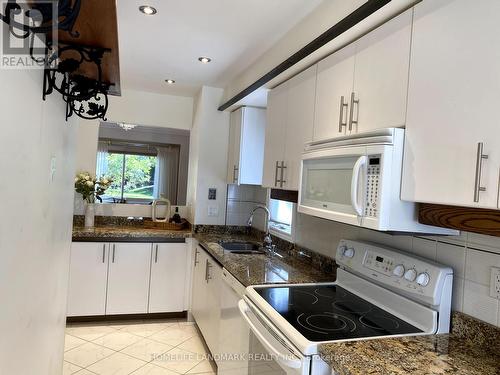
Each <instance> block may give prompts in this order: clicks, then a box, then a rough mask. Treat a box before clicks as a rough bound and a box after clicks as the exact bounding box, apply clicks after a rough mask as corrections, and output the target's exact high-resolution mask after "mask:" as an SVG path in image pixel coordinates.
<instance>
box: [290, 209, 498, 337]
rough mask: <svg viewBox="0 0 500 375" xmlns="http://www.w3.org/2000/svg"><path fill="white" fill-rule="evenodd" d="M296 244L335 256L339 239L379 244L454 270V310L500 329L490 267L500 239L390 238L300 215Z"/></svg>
mask: <svg viewBox="0 0 500 375" xmlns="http://www.w3.org/2000/svg"><path fill="white" fill-rule="evenodd" d="M297 216H298V217H297V228H296V242H297V243H298V244H300V245H302V246H304V247H306V248H309V249H311V250H315V251H317V252H320V253H322V254H324V255H326V256H329V257H332V258H333V257H335V250H336V248H337V245H338V242H339V240H341V239H343V238H346V239H353V240H356V239H358V240H364V241H370V242H376V243H379V244H382V245H386V246H389V247H394V248H398V249H402V250H404V251H408V252H411V253H414V254H417V255H419V256H422V257H425V258H428V259H432V260H435V261H437V262H440V263H443V264H446V265H449V266H451V267H452V268H453V270H454V288H453V309H454V310H455V311H462V312H464V313H466V314H469V315H471V316H474V317H476V318H478V319H481V320H483V321H486V322H488V323H491V324H494V325H497V326H499V327H500V301H499V300H497V299H494V298H491V297H490V296H489V282H490V267H492V266H495V267H500V238H498V237H491V236H483V235H479V234H474V233H465V232H464V233H462V234H461V235H460V236H436V237H416V236H407V235H390V234H387V233H383V232H376V231H372V230H368V229H362V228H358V227H354V226H351V225H346V224H341V223H336V222H333V221H328V220H324V219H319V218H315V217H312V216H307V215H302V214H298V215H297Z"/></svg>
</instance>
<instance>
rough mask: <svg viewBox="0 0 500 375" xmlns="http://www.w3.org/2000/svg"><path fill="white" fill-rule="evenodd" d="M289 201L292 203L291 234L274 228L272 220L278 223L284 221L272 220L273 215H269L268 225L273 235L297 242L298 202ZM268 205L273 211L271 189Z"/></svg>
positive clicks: (268, 195)
mask: <svg viewBox="0 0 500 375" xmlns="http://www.w3.org/2000/svg"><path fill="white" fill-rule="evenodd" d="M274 200H279V199H274ZM289 203H291V204H292V222H291V224H290V234H288V233H287V232H284V231H282V230H279V229H276V228H272V227H271V222H273V223H278V224H284V223H280V222H278V221H274V220H272V219H271V215H269V223H268V227H269V233H271V234H272V235H273V236H276V237H278V238H281V239H283V240H285V241H288V242H291V243H295V226H296V223H297V203H292V202H289ZM267 207H269V212H271V190H270V189H269V191H268V194H267Z"/></svg>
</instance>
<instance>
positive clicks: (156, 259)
mask: <svg viewBox="0 0 500 375" xmlns="http://www.w3.org/2000/svg"><path fill="white" fill-rule="evenodd" d="M155 263H158V244H156V247H155Z"/></svg>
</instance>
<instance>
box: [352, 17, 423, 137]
mask: <svg viewBox="0 0 500 375" xmlns="http://www.w3.org/2000/svg"><path fill="white" fill-rule="evenodd" d="M412 14H413V11H412V10H411V9H410V10H408V11H406V12H404V13H402V14H400V15H399V16H397V17H395V18H393V19H392V20H390V21H388V22H387V23H385V24H383V25H382V26H380V27H379V28H377V29H375V30H373V31H372V32H370V33H369V34H367V35H365V36H364V37H362V38H361V39H359V40H358V41H357V42H356V63H355V69H354V90H353V93H352V94H351V96H350V97H349V121H348V125H347V131H348V132H349V133H358V132H365V131H370V130H375V129H380V128H392V127H394V128H395V127H402V126H405V120H406V99H407V93H408V69H409V65H410V42H411V23H412Z"/></svg>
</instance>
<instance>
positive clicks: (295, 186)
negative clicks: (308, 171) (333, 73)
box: [283, 65, 317, 190]
mask: <svg viewBox="0 0 500 375" xmlns="http://www.w3.org/2000/svg"><path fill="white" fill-rule="evenodd" d="M316 71H317V65H314V66H312V67H310V68H309V69H307V70H305V71H304V72H302V73H300V74H299V75H297V76H295V77H293V78H292V79H291V80H290V81H289V83H288V110H287V116H286V119H287V121H286V137H285V139H286V142H285V166H286V169H284V171H283V179H284V180H285V183H284V187H285V188H286V189H287V190H299V184H300V181H299V180H300V162H301V159H302V153H303V152H304V144H305V143H306V142H311V141H312V138H313V122H314V101H315V96H316Z"/></svg>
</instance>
